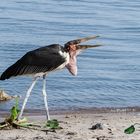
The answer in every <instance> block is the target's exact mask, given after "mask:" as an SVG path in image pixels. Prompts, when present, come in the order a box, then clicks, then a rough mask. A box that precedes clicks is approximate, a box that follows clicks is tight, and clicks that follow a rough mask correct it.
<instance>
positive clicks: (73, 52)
mask: <svg viewBox="0 0 140 140" xmlns="http://www.w3.org/2000/svg"><path fill="white" fill-rule="evenodd" d="M97 37H99V36H90V37H85V38H81V39H76V40H72V41H69V42H67V43H66V44H65V46H64V49H65V51H66V52H69V56H70V60H69V63H68V64H67V65H66V67H67V68H68V70H69V71H70V73H71V74H72V75H77V65H76V56H77V55H78V54H79V52H81V51H82V50H85V49H87V48H94V47H98V46H101V45H79V44H80V43H82V42H85V41H88V40H91V39H95V38H97Z"/></svg>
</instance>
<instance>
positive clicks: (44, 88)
mask: <svg viewBox="0 0 140 140" xmlns="http://www.w3.org/2000/svg"><path fill="white" fill-rule="evenodd" d="M42 93H43V96H44V103H45V109H46V117H47V120H50V115H49V108H48V101H47V93H46V75H44V76H43V88H42Z"/></svg>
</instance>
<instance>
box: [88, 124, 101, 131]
mask: <svg viewBox="0 0 140 140" xmlns="http://www.w3.org/2000/svg"><path fill="white" fill-rule="evenodd" d="M90 130H103V126H102V124H101V123H97V124H95V125H93V126H92V127H91V128H90Z"/></svg>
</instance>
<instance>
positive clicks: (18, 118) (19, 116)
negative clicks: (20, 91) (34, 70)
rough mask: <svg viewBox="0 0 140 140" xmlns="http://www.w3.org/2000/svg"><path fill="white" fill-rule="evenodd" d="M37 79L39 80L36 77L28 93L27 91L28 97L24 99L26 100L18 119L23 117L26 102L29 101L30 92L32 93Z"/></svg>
mask: <svg viewBox="0 0 140 140" xmlns="http://www.w3.org/2000/svg"><path fill="white" fill-rule="evenodd" d="M36 81H37V78H35V79H34V80H33V82H32V84H31V86H30V88H29V89H28V91H27V93H26V97H25V99H24V102H23V105H22V108H21V111H20V114H19V116H18V119H21V117H22V114H23V111H24V108H25V105H26V103H27V101H28V98H29V96H30V94H31V91H32V89H33V87H34V85H35V83H36Z"/></svg>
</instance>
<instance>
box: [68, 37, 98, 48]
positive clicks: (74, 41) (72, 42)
mask: <svg viewBox="0 0 140 140" xmlns="http://www.w3.org/2000/svg"><path fill="white" fill-rule="evenodd" d="M97 37H99V36H98V35H96V36H90V37H85V38H81V39H76V40H71V41H69V42H67V43H66V44H65V46H69V45H77V44H80V43H82V42H86V41H88V40H91V39H95V38H97Z"/></svg>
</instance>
